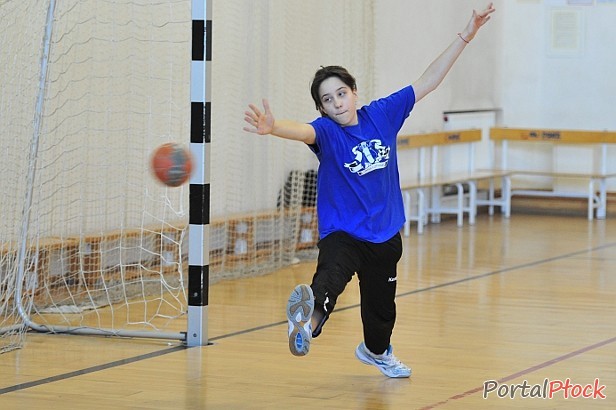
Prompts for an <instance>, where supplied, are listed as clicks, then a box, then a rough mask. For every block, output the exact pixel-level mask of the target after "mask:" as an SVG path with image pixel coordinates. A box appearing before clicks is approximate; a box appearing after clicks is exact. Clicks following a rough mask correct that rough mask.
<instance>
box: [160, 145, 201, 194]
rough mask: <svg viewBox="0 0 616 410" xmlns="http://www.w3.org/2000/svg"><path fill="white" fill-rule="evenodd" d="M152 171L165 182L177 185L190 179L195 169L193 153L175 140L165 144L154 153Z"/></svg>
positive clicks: (168, 184) (173, 185)
mask: <svg viewBox="0 0 616 410" xmlns="http://www.w3.org/2000/svg"><path fill="white" fill-rule="evenodd" d="M151 165H152V172H153V173H154V176H155V177H156V178H157V179H158V180H159V181H160V182H162V183H163V184H165V185H167V186H170V187H177V186H180V185H182V184H183V183H185V182H186V181H188V178H190V174H191V172H192V169H193V161H192V155H191V154H190V151H188V150H187V149H186V148H184V146H182V145H181V144H178V143H175V142H169V143H166V144H163V145H161V146H159V147H158V148H156V150H154V153H153V154H152V164H151Z"/></svg>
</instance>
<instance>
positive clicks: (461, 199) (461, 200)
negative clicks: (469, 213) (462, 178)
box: [456, 182, 464, 226]
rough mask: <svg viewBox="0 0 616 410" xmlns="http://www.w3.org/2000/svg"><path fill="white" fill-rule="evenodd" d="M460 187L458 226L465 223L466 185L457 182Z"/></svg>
mask: <svg viewBox="0 0 616 410" xmlns="http://www.w3.org/2000/svg"><path fill="white" fill-rule="evenodd" d="M456 187H457V188H458V226H462V225H464V187H463V186H462V184H461V183H459V182H458V183H457V184H456Z"/></svg>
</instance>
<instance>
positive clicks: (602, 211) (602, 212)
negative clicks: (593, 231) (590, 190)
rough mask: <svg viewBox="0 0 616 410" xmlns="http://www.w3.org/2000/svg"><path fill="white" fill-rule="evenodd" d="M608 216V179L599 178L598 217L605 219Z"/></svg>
mask: <svg viewBox="0 0 616 410" xmlns="http://www.w3.org/2000/svg"><path fill="white" fill-rule="evenodd" d="M606 216H607V180H606V179H605V178H601V179H599V207H598V208H597V219H605V217H606Z"/></svg>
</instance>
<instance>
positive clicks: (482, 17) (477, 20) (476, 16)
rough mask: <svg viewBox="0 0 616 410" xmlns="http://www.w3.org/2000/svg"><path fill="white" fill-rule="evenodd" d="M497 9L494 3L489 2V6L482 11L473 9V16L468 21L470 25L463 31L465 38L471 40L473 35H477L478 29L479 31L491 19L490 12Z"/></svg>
mask: <svg viewBox="0 0 616 410" xmlns="http://www.w3.org/2000/svg"><path fill="white" fill-rule="evenodd" d="M495 11H496V9H495V8H494V4H493V3H490V4H488V7H486V8H485V9H484V10H482V11H481V12H477V11H476V10H473V16H472V17H471V20H470V21H469V22H468V25H467V26H466V28H465V29H464V32H463V33H462V35H463V36H464V39H466V40H467V41H471V40H472V39H473V37H475V34H477V31H479V28H480V27H481V26H483V25H484V24H486V23H487V22H488V20H490V14H492V13H494V12H495Z"/></svg>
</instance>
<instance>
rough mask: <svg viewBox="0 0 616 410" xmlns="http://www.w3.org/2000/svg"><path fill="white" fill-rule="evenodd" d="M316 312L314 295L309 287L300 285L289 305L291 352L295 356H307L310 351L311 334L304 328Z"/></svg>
mask: <svg viewBox="0 0 616 410" xmlns="http://www.w3.org/2000/svg"><path fill="white" fill-rule="evenodd" d="M313 311H314V294H313V293H312V289H311V288H310V286H308V285H298V286H296V287H295V289H293V292H291V296H289V302H288V303H287V319H288V320H289V329H290V331H289V350H290V351H291V354H293V355H294V356H305V355H307V354H308V351H309V350H310V339H311V338H312V335H311V334H308V333H307V332H306V330H305V329H304V326H305V325H306V324H307V323H308V321H309V320H310V318H311V317H312V312H313Z"/></svg>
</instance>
